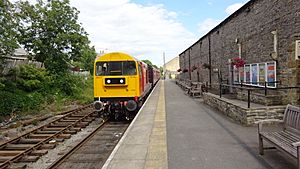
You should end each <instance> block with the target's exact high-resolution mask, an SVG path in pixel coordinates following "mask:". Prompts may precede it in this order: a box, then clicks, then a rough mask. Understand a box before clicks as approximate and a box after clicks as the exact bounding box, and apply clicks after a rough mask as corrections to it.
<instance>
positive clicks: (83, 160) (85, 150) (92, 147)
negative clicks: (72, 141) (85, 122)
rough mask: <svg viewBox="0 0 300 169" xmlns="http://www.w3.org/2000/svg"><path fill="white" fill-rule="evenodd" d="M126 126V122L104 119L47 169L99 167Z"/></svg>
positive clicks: (127, 124)
mask: <svg viewBox="0 0 300 169" xmlns="http://www.w3.org/2000/svg"><path fill="white" fill-rule="evenodd" d="M128 126H129V123H128V122H111V121H104V122H103V123H102V124H101V125H99V126H98V127H97V128H96V129H95V130H94V131H93V132H91V133H90V134H89V135H88V136H87V137H86V138H85V139H83V140H82V141H81V142H80V143H79V144H77V145H76V146H75V147H73V149H71V150H70V151H69V152H67V153H66V154H65V155H63V156H62V157H61V158H59V159H58V160H57V161H55V162H54V163H53V164H52V165H51V166H49V167H48V168H47V169H69V168H72V169H77V168H78V169H82V168H86V169H87V168H101V167H102V166H103V165H104V163H105V161H106V160H107V158H108V157H109V155H110V153H111V152H112V151H113V149H114V147H115V146H116V144H117V143H118V141H119V140H120V139H121V136H122V135H123V133H124V132H125V130H126V129H127V127H128Z"/></svg>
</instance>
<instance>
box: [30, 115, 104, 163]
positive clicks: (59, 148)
mask: <svg viewBox="0 0 300 169" xmlns="http://www.w3.org/2000/svg"><path fill="white" fill-rule="evenodd" d="M101 122H102V119H101V118H96V119H95V120H94V121H93V122H91V123H90V124H89V125H88V126H87V127H86V128H83V129H82V130H81V131H80V132H78V133H76V134H74V135H72V136H71V138H70V139H66V140H65V141H64V142H62V143H58V144H57V145H56V147H55V148H54V149H52V150H48V153H47V154H46V155H44V156H42V157H40V159H39V160H38V161H36V162H33V163H24V164H27V167H26V168H27V169H46V168H47V167H49V166H50V165H51V164H52V163H53V162H54V161H56V160H57V159H58V158H60V157H61V156H62V155H64V154H65V153H66V152H68V151H69V150H71V149H72V148H73V147H74V146H75V145H76V144H78V143H79V142H80V141H81V140H82V139H84V138H85V137H86V136H88V134H89V133H91V132H92V131H93V130H94V129H96V128H97V127H98V125H99V124H100V123H101Z"/></svg>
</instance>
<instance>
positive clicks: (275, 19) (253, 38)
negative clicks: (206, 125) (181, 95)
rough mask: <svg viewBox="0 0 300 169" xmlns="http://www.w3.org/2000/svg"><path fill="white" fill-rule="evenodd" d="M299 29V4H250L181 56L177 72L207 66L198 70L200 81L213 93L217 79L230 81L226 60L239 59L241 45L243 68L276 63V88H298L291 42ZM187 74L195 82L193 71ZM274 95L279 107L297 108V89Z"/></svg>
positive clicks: (298, 66)
mask: <svg viewBox="0 0 300 169" xmlns="http://www.w3.org/2000/svg"><path fill="white" fill-rule="evenodd" d="M299 27H300V1H299V0H286V1H278V0H275V1H274V0H251V1H249V2H248V3H247V4H246V5H244V6H243V7H242V8H241V9H239V10H238V11H236V12H235V13H233V14H232V15H231V16H229V17H228V18H227V19H225V20H224V21H223V22H222V23H220V24H219V25H218V26H217V27H215V28H214V29H212V30H211V31H210V32H209V33H208V34H206V35H205V36H203V37H202V38H200V39H199V40H198V41H197V42H196V43H194V44H193V45H192V46H191V47H189V48H188V49H186V50H185V51H184V52H182V53H181V54H180V68H181V69H183V67H186V68H188V67H187V66H188V65H189V62H190V65H191V66H193V65H197V64H198V63H199V64H200V65H202V64H203V63H208V64H210V65H211V69H203V68H202V67H201V66H200V67H199V70H198V72H199V76H200V81H201V82H207V83H209V84H210V85H211V87H212V88H216V89H217V88H218V86H219V85H218V84H219V78H220V76H222V79H223V80H228V81H231V74H232V73H231V72H230V64H229V62H228V60H229V59H232V58H234V57H238V56H239V45H241V57H242V58H243V59H244V60H245V61H246V63H247V64H251V63H260V62H270V61H274V60H275V61H276V65H277V70H276V71H277V74H276V76H277V81H281V84H278V87H287V86H300V60H296V59H295V40H300V29H298V28H299ZM274 32H275V34H277V39H278V41H277V43H278V45H277V49H278V52H277V58H275V59H274V58H272V57H271V54H272V52H274V35H273V34H274ZM189 55H190V56H189ZM189 58H190V61H189ZM213 70H218V71H213ZM185 74H188V73H185ZM191 74H193V75H192V76H191V77H192V78H191V80H193V81H197V80H198V79H197V76H196V75H195V71H193V72H191ZM185 77H188V78H189V76H185ZM277 94H278V95H281V96H282V103H283V104H286V103H292V104H300V91H299V90H297V89H294V90H280V91H279V92H278V93H277Z"/></svg>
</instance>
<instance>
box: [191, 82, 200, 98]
mask: <svg viewBox="0 0 300 169" xmlns="http://www.w3.org/2000/svg"><path fill="white" fill-rule="evenodd" d="M202 85H203V84H202V83H201V82H192V86H191V89H190V95H191V96H192V97H195V96H197V95H199V96H200V95H202Z"/></svg>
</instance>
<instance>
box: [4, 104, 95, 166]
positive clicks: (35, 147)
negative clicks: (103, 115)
mask: <svg viewBox="0 0 300 169" xmlns="http://www.w3.org/2000/svg"><path fill="white" fill-rule="evenodd" d="M91 106H92V105H91V104H90V105H87V106H84V107H81V108H78V109H75V110H74V111H72V112H70V113H68V114H66V115H64V116H63V117H60V118H59V119H56V120H53V121H51V122H50V123H47V124H45V125H43V126H41V127H38V128H36V129H34V130H31V131H29V132H27V133H25V134H23V135H21V136H19V137H17V138H15V139H12V140H9V141H7V142H5V143H3V144H2V145H1V146H0V148H3V147H5V146H6V145H7V144H9V143H14V142H16V141H19V140H20V139H21V138H24V137H26V136H28V135H29V134H31V133H33V132H35V131H37V130H39V129H42V128H44V127H47V126H49V125H51V124H53V123H54V122H57V121H59V120H61V119H63V118H65V117H68V116H71V115H72V114H73V113H76V112H79V111H81V110H84V109H86V108H88V107H91ZM94 113H95V112H91V113H89V114H87V115H85V116H83V117H81V118H80V119H78V120H76V121H75V122H74V123H72V124H70V125H68V126H66V127H65V128H63V129H61V130H59V131H57V132H56V133H55V134H53V135H52V136H49V137H47V138H46V139H44V140H42V141H40V142H38V143H36V144H34V145H33V146H32V147H30V148H28V149H26V150H24V152H21V153H19V154H17V155H16V156H14V157H13V158H11V159H9V160H7V161H5V162H3V163H2V164H1V165H0V168H6V167H8V166H9V165H11V164H12V163H13V162H15V161H17V160H19V159H20V158H21V157H23V156H26V155H27V154H29V153H30V152H31V151H34V150H36V149H38V148H39V147H40V146H42V145H43V144H46V142H48V141H50V140H51V139H53V138H55V137H56V136H58V135H59V134H62V133H63V132H64V131H65V130H68V129H70V128H71V127H74V126H75V125H76V124H78V123H80V122H81V121H82V120H84V119H86V118H87V117H90V116H91V115H92V114H94Z"/></svg>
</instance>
